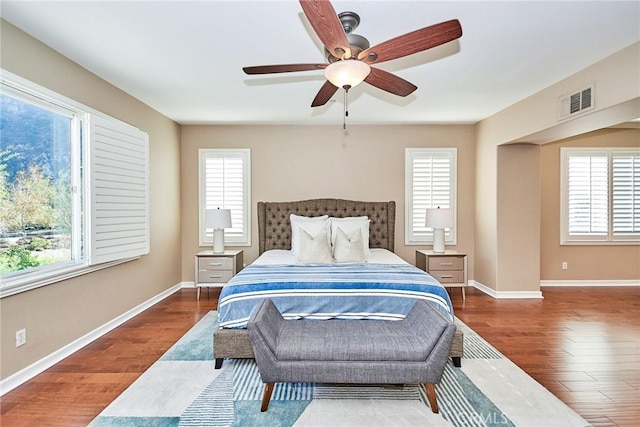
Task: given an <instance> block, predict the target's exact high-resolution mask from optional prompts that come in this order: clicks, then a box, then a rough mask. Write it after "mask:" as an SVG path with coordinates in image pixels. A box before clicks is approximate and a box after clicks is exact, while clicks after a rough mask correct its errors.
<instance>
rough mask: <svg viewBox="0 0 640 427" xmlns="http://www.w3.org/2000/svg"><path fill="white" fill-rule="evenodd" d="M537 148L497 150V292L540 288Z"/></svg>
mask: <svg viewBox="0 0 640 427" xmlns="http://www.w3.org/2000/svg"><path fill="white" fill-rule="evenodd" d="M539 177H540V147H539V146H538V145H534V144H511V145H504V146H500V147H498V189H497V193H498V194H497V201H498V206H508V207H509V209H498V217H497V226H496V231H497V242H498V246H497V249H498V255H499V256H498V258H497V265H496V267H495V268H496V278H497V280H496V283H497V286H496V291H499V292H505V291H508V292H513V291H516V292H537V291H539V289H540V261H539V254H540V240H539V238H538V236H540V179H539Z"/></svg>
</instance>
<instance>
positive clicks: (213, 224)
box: [204, 208, 231, 254]
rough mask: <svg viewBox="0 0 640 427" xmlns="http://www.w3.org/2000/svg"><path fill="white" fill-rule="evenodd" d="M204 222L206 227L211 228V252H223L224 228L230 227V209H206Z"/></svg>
mask: <svg viewBox="0 0 640 427" xmlns="http://www.w3.org/2000/svg"><path fill="white" fill-rule="evenodd" d="M204 223H205V227H206V228H213V253H214V254H221V253H223V252H224V229H225V228H231V209H220V208H218V209H207V210H206V211H205V213H204Z"/></svg>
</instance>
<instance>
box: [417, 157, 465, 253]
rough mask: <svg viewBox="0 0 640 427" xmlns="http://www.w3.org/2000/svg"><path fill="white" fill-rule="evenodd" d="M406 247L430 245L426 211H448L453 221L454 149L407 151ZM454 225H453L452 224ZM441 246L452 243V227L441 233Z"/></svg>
mask: <svg viewBox="0 0 640 427" xmlns="http://www.w3.org/2000/svg"><path fill="white" fill-rule="evenodd" d="M406 168H407V171H406V183H405V186H406V193H407V195H406V198H407V208H406V213H405V227H406V229H407V230H406V233H405V236H406V239H405V240H406V242H405V243H406V244H423V243H427V242H432V241H433V230H432V229H431V228H427V227H425V216H426V209H427V208H437V207H441V208H451V209H452V211H453V212H454V217H455V177H456V149H448V148H447V149H411V148H409V149H407V152H406ZM454 223H455V221H454ZM445 242H447V243H449V244H452V243H454V242H455V227H453V228H447V229H445Z"/></svg>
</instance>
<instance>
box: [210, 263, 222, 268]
mask: <svg viewBox="0 0 640 427" xmlns="http://www.w3.org/2000/svg"><path fill="white" fill-rule="evenodd" d="M209 265H210V266H212V267H220V266H221V265H222V263H221V262H210V263H209Z"/></svg>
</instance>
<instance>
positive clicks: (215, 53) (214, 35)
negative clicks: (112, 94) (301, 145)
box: [0, 0, 640, 124]
mask: <svg viewBox="0 0 640 427" xmlns="http://www.w3.org/2000/svg"><path fill="white" fill-rule="evenodd" d="M333 6H334V8H335V9H336V11H337V12H342V11H347V10H349V11H354V12H356V13H358V14H359V15H360V17H361V23H360V26H359V27H358V29H357V30H356V31H355V33H357V34H360V35H362V36H364V37H366V38H367V39H369V41H370V43H371V45H372V46H373V45H376V44H378V43H380V42H383V41H385V40H387V39H389V38H392V37H395V36H398V35H401V34H405V33H407V32H409V31H413V30H416V29H418V28H422V27H426V26H428V25H432V24H436V23H439V22H442V21H446V20H449V19H453V18H457V19H459V20H460V23H461V25H462V29H463V36H462V38H461V39H459V40H458V41H454V42H450V43H448V44H446V45H443V46H440V47H437V48H434V49H431V50H429V51H426V52H422V53H418V54H415V55H412V56H409V57H406V58H401V59H397V60H394V61H389V62H387V63H383V64H380V65H379V66H378V67H379V68H382V69H385V70H387V71H391V72H393V73H395V74H397V75H398V76H400V77H402V78H404V79H406V80H409V81H410V82H412V83H414V84H415V85H417V86H418V90H416V91H415V92H414V93H413V94H411V95H409V96H408V97H406V98H400V97H397V96H394V95H390V94H387V93H386V92H383V91H381V90H379V89H377V88H374V87H372V86H370V85H368V84H361V85H359V86H357V87H355V88H353V89H352V90H351V91H350V92H349V118H348V123H349V124H368V123H415V124H422V123H456V124H459V123H475V122H478V121H480V120H482V119H484V118H486V117H488V116H490V115H492V114H494V113H496V112H498V111H500V110H502V109H504V108H505V107H508V106H509V105H511V104H513V103H515V102H517V101H519V100H521V99H523V98H525V97H527V96H529V95H532V94H534V93H536V92H538V91H540V90H541V89H544V88H545V87H548V86H550V85H551V84H553V83H556V82H558V81H559V80H562V79H564V78H566V77H568V76H570V75H572V74H573V73H575V72H577V71H579V70H582V69H584V68H585V67H587V66H589V65H591V64H593V63H594V62H596V61H598V60H601V59H603V58H605V57H607V56H609V55H611V54H613V53H615V52H617V51H619V50H621V49H622V48H624V47H626V46H628V45H630V44H632V43H634V42H636V41H638V40H640V2H638V1H629V2H619V1H528V2H524V1H512V2H507V1H494V2H488V1H466V2H462V1H416V0H414V1H391V0H388V1H356V0H347V1H334V2H333ZM0 14H1V16H2V18H3V19H5V20H7V21H9V22H11V23H13V24H14V25H16V26H17V27H19V28H21V29H22V30H24V31H25V32H27V33H29V34H31V35H32V36H34V37H35V38H37V39H39V40H41V41H43V42H44V43H45V44H47V45H49V46H50V47H52V48H53V49H55V50H57V51H58V52H60V53H62V54H63V55H65V56H66V57H68V58H71V59H72V60H73V61H75V62H77V63H78V64H80V65H81V66H83V67H85V68H86V69H88V70H90V71H92V72H93V73H95V74H96V75H98V76H100V77H101V78H103V79H104V80H106V81H108V82H110V83H112V84H114V85H115V86H117V87H119V88H121V89H122V90H124V91H126V92H128V93H129V94H131V95H133V96H134V97H136V98H138V99H140V100H141V101H142V102H144V103H145V104H147V105H149V106H151V107H153V108H154V109H156V110H158V111H159V112H161V113H163V114H164V115H166V116H168V117H170V118H171V119H173V120H175V121H176V122H179V123H182V124H222V123H224V124H241V123H242V124H244V123H251V124H258V123H278V124H292V123H297V124H336V123H337V124H341V123H342V115H343V92H342V90H341V91H339V92H337V93H336V95H334V98H333V99H332V101H330V102H329V103H327V105H325V106H323V107H316V108H313V109H312V108H311V107H310V104H311V101H312V100H313V98H314V97H315V94H316V93H317V91H318V90H319V89H320V87H321V86H322V84H323V82H324V76H323V74H322V71H307V72H299V73H288V74H272V75H264V76H247V75H245V74H244V73H243V72H242V67H243V66H248V65H268V64H289V63H317V62H325V59H324V56H323V48H322V45H321V44H320V42H319V40H318V38H317V36H316V35H315V34H314V33H313V30H312V29H311V27H310V25H309V24H308V22H307V20H306V18H305V16H304V14H303V13H302V9H301V7H300V4H299V3H298V1H295V0H288V1H274V0H272V1H265V0H262V1H213V0H209V1H206V0H205V1H55V0H53V1H15V0H2V2H1V12H0ZM577 89H580V88H577ZM334 101H335V102H334Z"/></svg>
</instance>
